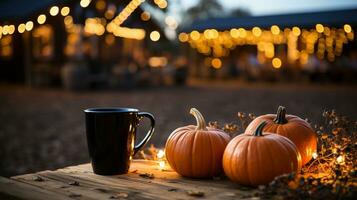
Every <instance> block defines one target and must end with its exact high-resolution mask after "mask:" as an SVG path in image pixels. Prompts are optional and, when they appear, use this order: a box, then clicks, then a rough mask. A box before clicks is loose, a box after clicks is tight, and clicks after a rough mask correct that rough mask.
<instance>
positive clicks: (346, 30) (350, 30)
mask: <svg viewBox="0 0 357 200" xmlns="http://www.w3.org/2000/svg"><path fill="white" fill-rule="evenodd" d="M343 29H344V30H345V32H346V33H351V32H352V27H351V25H349V24H345V25H344V26H343Z"/></svg>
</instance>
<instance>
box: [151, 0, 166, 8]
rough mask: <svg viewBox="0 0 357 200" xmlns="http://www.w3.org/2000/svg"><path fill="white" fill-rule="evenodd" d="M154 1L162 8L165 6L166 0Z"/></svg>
mask: <svg viewBox="0 0 357 200" xmlns="http://www.w3.org/2000/svg"><path fill="white" fill-rule="evenodd" d="M154 3H155V4H156V5H157V6H158V7H159V8H161V9H164V8H166V7H167V1H166V0H154Z"/></svg>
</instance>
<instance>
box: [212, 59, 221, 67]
mask: <svg viewBox="0 0 357 200" xmlns="http://www.w3.org/2000/svg"><path fill="white" fill-rule="evenodd" d="M211 65H212V67H213V68H215V69H219V68H221V67H222V61H221V59H219V58H213V59H212V61H211Z"/></svg>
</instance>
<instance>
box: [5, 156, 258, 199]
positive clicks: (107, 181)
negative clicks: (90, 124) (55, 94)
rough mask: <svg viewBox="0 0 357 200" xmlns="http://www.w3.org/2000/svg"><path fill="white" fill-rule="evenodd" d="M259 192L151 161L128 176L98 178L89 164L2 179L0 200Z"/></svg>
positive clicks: (134, 163) (213, 195)
mask: <svg viewBox="0 0 357 200" xmlns="http://www.w3.org/2000/svg"><path fill="white" fill-rule="evenodd" d="M166 168H168V167H166ZM256 191H257V190H256V189H253V188H245V187H242V186H239V185H238V184H235V183H232V182H231V181H229V180H228V179H227V178H213V179H189V178H184V177H182V176H180V175H178V174H177V173H176V172H174V171H172V170H171V169H165V170H160V169H159V165H158V162H157V161H148V160H133V161H132V163H131V167H130V170H129V173H128V174H123V175H116V176H100V175H96V174H94V173H93V171H92V167H91V165H90V164H89V163H88V164H82V165H77V166H70V167H66V168H63V169H58V170H55V171H49V170H46V171H41V172H37V173H33V174H25V175H19V176H14V177H11V178H10V179H7V178H2V177H0V199H3V198H2V197H7V198H9V197H15V198H13V199H46V200H48V199H62V200H63V199H64V200H65V199H196V198H200V199H237V198H245V197H248V196H249V195H251V194H252V193H254V192H256Z"/></svg>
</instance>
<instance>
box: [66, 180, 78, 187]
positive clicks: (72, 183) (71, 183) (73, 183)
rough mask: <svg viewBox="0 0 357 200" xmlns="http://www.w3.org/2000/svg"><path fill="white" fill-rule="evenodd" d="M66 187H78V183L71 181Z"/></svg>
mask: <svg viewBox="0 0 357 200" xmlns="http://www.w3.org/2000/svg"><path fill="white" fill-rule="evenodd" d="M68 185H73V186H79V182H78V181H71V182H69V183H68Z"/></svg>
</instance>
